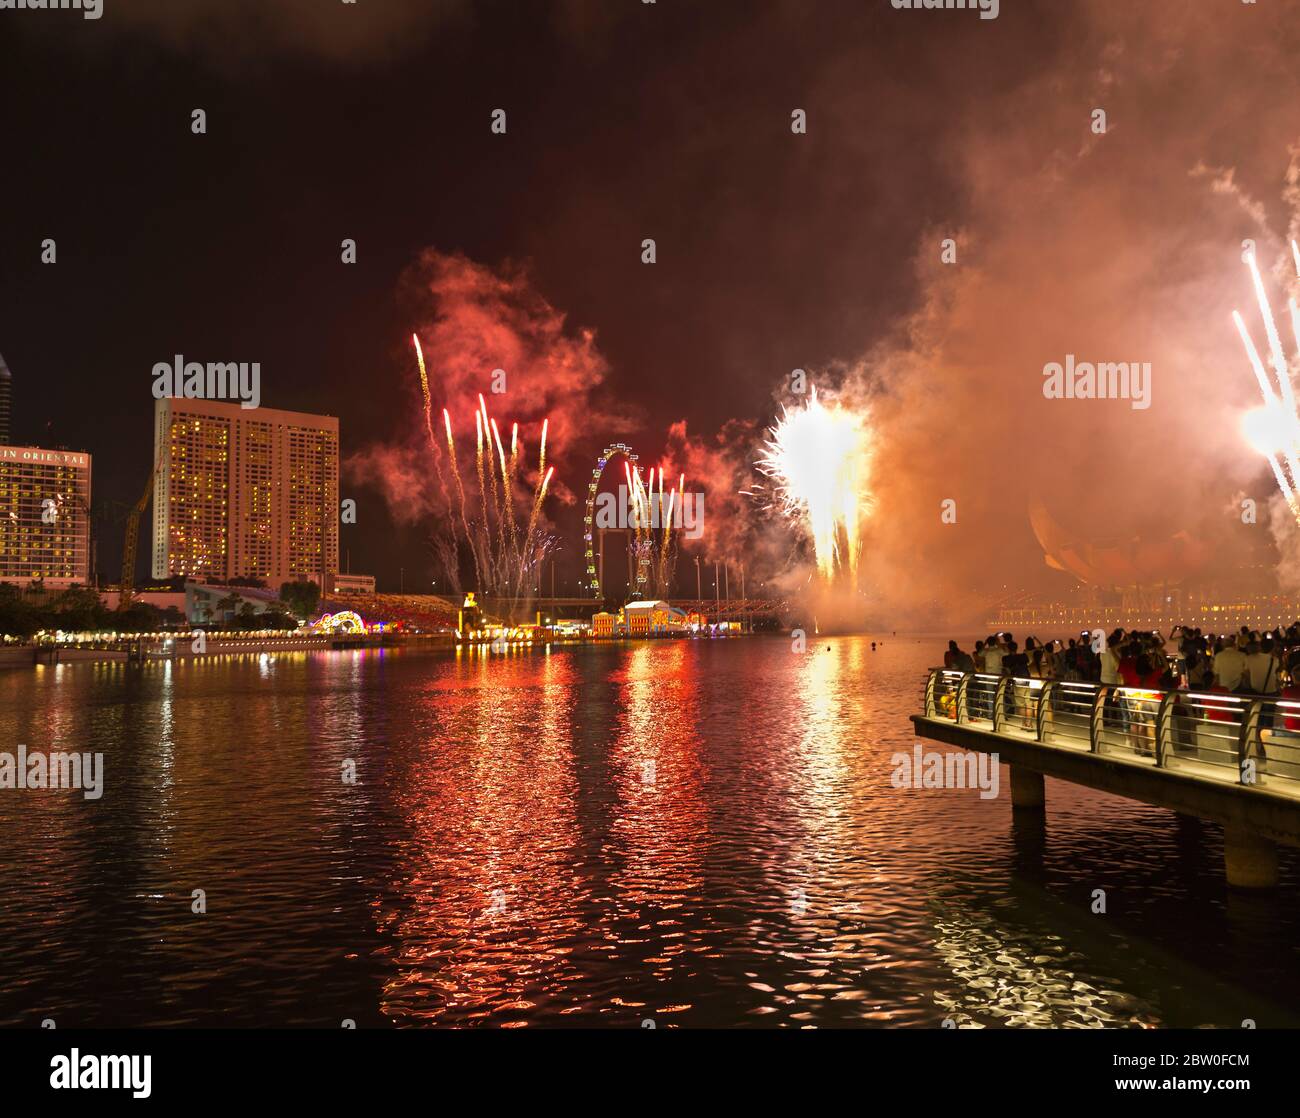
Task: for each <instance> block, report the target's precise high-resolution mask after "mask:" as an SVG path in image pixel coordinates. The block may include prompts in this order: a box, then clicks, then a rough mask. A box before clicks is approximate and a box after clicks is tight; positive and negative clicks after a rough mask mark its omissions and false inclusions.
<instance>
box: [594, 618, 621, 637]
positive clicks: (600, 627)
mask: <svg viewBox="0 0 1300 1118" xmlns="http://www.w3.org/2000/svg"><path fill="white" fill-rule="evenodd" d="M622 626H623V618H622V616H621V615H620V614H617V613H603V612H602V613H594V614H592V616H591V635H592V636H593V637H613V636H617V635H619V634H620V633H621V632H622V631H623V629H622Z"/></svg>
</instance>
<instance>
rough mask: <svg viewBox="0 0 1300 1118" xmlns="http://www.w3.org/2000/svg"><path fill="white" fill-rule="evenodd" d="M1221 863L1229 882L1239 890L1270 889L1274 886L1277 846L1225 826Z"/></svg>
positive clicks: (1245, 832) (1254, 835) (1249, 833)
mask: <svg viewBox="0 0 1300 1118" xmlns="http://www.w3.org/2000/svg"><path fill="white" fill-rule="evenodd" d="M1223 864H1224V869H1225V870H1226V871H1227V875H1228V884H1229V885H1234V886H1236V887H1237V888H1239V889H1271V888H1273V887H1274V886H1275V885H1277V847H1276V846H1275V845H1274V844H1273V843H1271V842H1269V841H1268V839H1264V838H1260V837H1259V836H1258V835H1256V834H1253V833H1252V832H1250V831H1247V830H1242V829H1240V828H1235V827H1231V828H1227V827H1225V828H1224V831H1223Z"/></svg>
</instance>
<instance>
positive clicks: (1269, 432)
mask: <svg viewBox="0 0 1300 1118" xmlns="http://www.w3.org/2000/svg"><path fill="white" fill-rule="evenodd" d="M1291 253H1292V257H1293V258H1294V260H1295V262H1296V272H1297V275H1298V276H1300V248H1297V246H1296V243H1295V242H1294V241H1292V242H1291ZM1246 263H1247V265H1248V266H1249V268H1250V278H1251V281H1252V283H1253V285H1254V288H1255V299H1256V301H1257V302H1258V303H1259V313H1260V317H1261V318H1263V320H1264V335H1265V338H1266V339H1267V341H1268V355H1269V365H1270V366H1271V368H1272V374H1273V375H1272V377H1270V376H1269V372H1268V370H1267V369H1266V368H1265V366H1264V361H1263V359H1262V358H1261V357H1260V354H1259V351H1258V350H1257V349H1256V348H1255V343H1254V340H1253V339H1252V338H1251V336H1250V332H1249V331H1248V330H1247V329H1246V323H1245V321H1244V320H1243V319H1242V317H1241V314H1240V313H1239V312H1237V311H1233V312H1232V320H1233V322H1235V323H1236V325H1237V332H1238V333H1239V334H1240V335H1241V342H1242V345H1244V346H1245V347H1246V357H1247V358H1248V359H1249V361H1250V367H1251V368H1252V369H1253V370H1254V373H1255V379H1256V381H1258V383H1259V391H1260V394H1261V395H1262V396H1263V398H1264V406H1263V407H1261V408H1257V409H1255V410H1254V411H1252V412H1248V413H1247V414H1246V415H1245V416H1244V417H1243V420H1242V429H1243V432H1244V433H1245V435H1246V437H1247V439H1248V440H1249V441H1250V443H1251V444H1252V445H1253V446H1254V447H1255V449H1256V450H1257V451H1259V453H1260V454H1262V455H1263V456H1264V457H1265V458H1267V459H1268V464H1269V466H1270V467H1272V470H1273V477H1274V479H1275V480H1276V481H1277V487H1278V491H1279V492H1280V493H1281V494H1282V496H1283V498H1285V500H1286V503H1287V506H1288V507H1289V508H1290V510H1291V515H1292V517H1294V518H1295V521H1296V523H1297V524H1300V501H1297V496H1296V491H1297V485H1300V416H1298V415H1297V412H1296V396H1295V388H1294V387H1293V384H1292V381H1291V375H1292V371H1291V367H1290V364H1289V363H1288V361H1287V357H1286V354H1285V353H1284V352H1283V350H1282V339H1281V336H1280V335H1279V334H1278V329H1277V322H1276V321H1275V319H1274V318H1273V310H1272V308H1271V307H1270V306H1269V302H1268V296H1267V294H1266V293H1265V291H1264V281H1263V279H1262V278H1261V277H1260V274H1259V265H1258V264H1256V262H1255V254H1254V253H1253V252H1252V253H1248V254H1247V256H1246ZM1288 307H1289V310H1290V312H1291V332H1292V334H1293V335H1294V336H1295V340H1296V346H1297V352H1300V309H1297V307H1296V301H1295V299H1294V298H1291V299H1290V300H1289V301H1288ZM1274 379H1276V382H1277V383H1276V386H1275V385H1274V383H1273V382H1274Z"/></svg>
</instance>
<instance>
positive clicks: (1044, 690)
mask: <svg viewBox="0 0 1300 1118" xmlns="http://www.w3.org/2000/svg"><path fill="white" fill-rule="evenodd" d="M1042 682H1043V686H1042V687H1040V688H1039V689H1038V707H1037V709H1036V710H1035V711H1034V727H1035V736H1036V737H1037V738H1038V740H1039V741H1044V740H1045V738H1044V735H1043V723H1044V721H1045V718H1044V712H1046V711H1048V710H1050V709H1051V707H1050V706H1049V705H1048V699H1049V698H1050V697H1051V695H1052V689H1053V688H1054V687H1055V686H1056V680H1054V679H1045V680H1043V681H1042Z"/></svg>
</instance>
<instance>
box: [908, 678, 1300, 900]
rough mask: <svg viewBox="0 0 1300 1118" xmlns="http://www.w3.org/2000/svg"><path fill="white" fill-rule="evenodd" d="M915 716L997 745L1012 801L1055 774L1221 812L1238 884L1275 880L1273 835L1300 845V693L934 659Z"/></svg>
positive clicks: (958, 737) (960, 742)
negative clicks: (1043, 674)
mask: <svg viewBox="0 0 1300 1118" xmlns="http://www.w3.org/2000/svg"><path fill="white" fill-rule="evenodd" d="M912 722H913V724H914V725H915V727H916V733H917V736H918V737H922V738H928V739H931V740H933V741H939V742H943V743H945V744H947V745H953V746H957V747H960V748H962V749H969V750H975V751H977V752H983V753H993V754H997V755H998V757H999V759H1000V760H1001V761H1004V762H1006V763H1007V765H1008V766H1009V767H1010V770H1011V803H1012V807H1013V808H1014V809H1015V810H1017V811H1032V812H1041V811H1043V810H1044V807H1045V803H1046V798H1045V787H1044V782H1043V778H1044V777H1047V776H1051V777H1055V778H1057V779H1059V780H1068V781H1071V782H1073V783H1075V784H1081V785H1084V786H1086V787H1088V788H1096V789H1098V790H1099V791H1102V792H1109V793H1111V794H1112V795H1116V796H1127V797H1129V798H1130V799H1135V800H1141V801H1142V802H1143V803H1148V804H1153V805H1155V806H1157V807H1164V808H1169V809H1170V810H1171V811H1176V812H1179V813H1180V814H1183V815H1190V816H1195V817H1197V818H1201V819H1208V820H1210V821H1212V822H1215V823H1218V824H1220V825H1221V826H1222V827H1223V835H1224V862H1225V866H1224V870H1225V873H1226V876H1227V880H1228V884H1230V885H1233V886H1238V887H1242V888H1267V887H1271V886H1274V885H1276V884H1277V880H1278V873H1277V846H1278V845H1279V844H1281V845H1286V846H1300V702H1289V701H1286V700H1281V699H1273V698H1262V697H1254V696H1245V695H1231V694H1222V693H1211V692H1195V691H1169V692H1156V691H1143V690H1137V689H1133V688H1127V687H1112V686H1107V685H1100V684H1096V683H1080V682H1072V681H1067V680H1042V679H1014V678H1011V677H1008V676H992V675H983V674H980V673H975V672H968V673H962V672H956V671H949V670H946V669H941V668H936V669H934V670H932V671H931V672H930V675H929V677H928V679H927V681H926V686H925V704H924V713H923V714H915V715H913V716H912Z"/></svg>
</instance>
